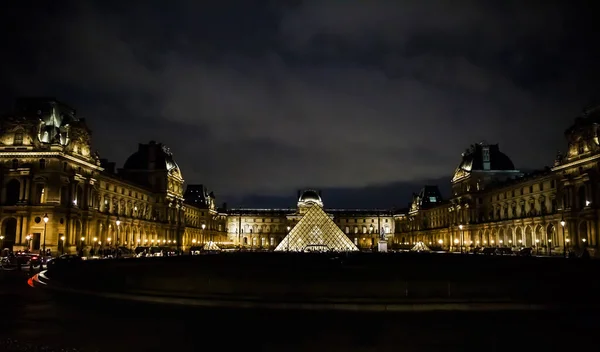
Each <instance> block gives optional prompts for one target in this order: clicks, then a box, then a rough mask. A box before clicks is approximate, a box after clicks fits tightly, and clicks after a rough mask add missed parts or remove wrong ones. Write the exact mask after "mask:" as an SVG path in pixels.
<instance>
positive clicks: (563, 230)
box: [560, 220, 567, 258]
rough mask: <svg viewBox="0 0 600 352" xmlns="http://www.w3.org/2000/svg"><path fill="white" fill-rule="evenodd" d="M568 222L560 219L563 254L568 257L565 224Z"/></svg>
mask: <svg viewBox="0 0 600 352" xmlns="http://www.w3.org/2000/svg"><path fill="white" fill-rule="evenodd" d="M566 224H567V223H566V222H565V220H561V221H560V226H561V227H562V233H563V256H564V257H565V258H566V257H567V238H566V237H565V225H566Z"/></svg>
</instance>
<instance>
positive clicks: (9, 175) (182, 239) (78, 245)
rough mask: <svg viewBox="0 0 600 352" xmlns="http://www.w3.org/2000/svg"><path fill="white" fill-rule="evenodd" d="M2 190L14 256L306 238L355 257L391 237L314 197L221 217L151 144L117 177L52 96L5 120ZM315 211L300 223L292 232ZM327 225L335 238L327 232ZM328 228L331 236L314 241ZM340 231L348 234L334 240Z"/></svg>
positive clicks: (374, 221) (19, 104)
mask: <svg viewBox="0 0 600 352" xmlns="http://www.w3.org/2000/svg"><path fill="white" fill-rule="evenodd" d="M0 183H1V184H2V191H1V194H0V224H1V225H0V247H2V248H9V249H12V250H25V249H30V250H32V251H39V250H41V249H43V248H46V249H50V250H52V251H53V252H54V253H76V252H80V251H84V252H89V251H90V249H94V250H95V251H96V250H98V249H103V248H115V247H117V246H118V247H126V248H134V247H137V246H163V247H172V248H178V249H182V250H188V249H189V248H190V247H194V246H203V245H205V244H207V243H215V244H216V245H217V246H220V247H237V246H242V247H246V248H248V249H254V250H274V249H276V247H277V246H278V245H280V244H281V243H282V241H283V240H284V238H285V237H286V236H288V235H290V232H291V236H292V237H294V238H295V242H294V243H288V245H287V246H286V249H287V250H302V249H303V248H304V247H306V246H308V245H309V243H308V242H304V243H302V242H301V241H300V242H298V240H299V239H301V240H304V241H310V240H309V238H313V239H314V240H315V241H316V242H315V245H318V243H320V242H323V241H325V242H324V243H323V245H324V246H329V247H331V248H332V249H339V250H355V249H356V248H365V247H366V248H371V247H372V246H374V245H375V243H376V241H377V239H379V238H380V234H381V233H382V232H383V233H385V234H386V235H387V236H388V237H389V238H390V239H391V237H392V236H393V233H394V224H393V216H392V213H391V212H389V211H376V210H360V209H359V210H336V209H332V210H328V212H327V213H326V215H327V216H326V218H327V219H325V217H324V216H323V214H325V213H324V212H323V211H317V210H316V208H319V209H321V210H322V208H323V202H322V200H321V197H320V194H319V193H318V192H317V191H312V190H307V191H304V192H301V193H300V194H299V195H298V196H299V201H298V207H297V208H289V209H232V210H227V209H225V208H220V209H219V208H217V206H216V199H215V195H214V194H213V193H212V192H208V191H207V188H206V187H205V186H203V185H188V186H187V187H186V188H185V192H184V179H183V176H182V173H181V170H180V169H179V166H178V165H177V163H176V162H175V160H174V158H173V154H172V153H171V151H170V150H169V149H168V148H167V147H166V146H165V145H163V144H161V143H157V142H154V141H151V142H150V143H148V144H140V145H139V147H138V150H137V151H136V152H135V153H133V154H132V155H131V156H130V157H129V158H128V159H127V160H126V161H125V163H124V165H123V167H122V168H120V169H117V168H116V164H115V163H114V162H109V161H108V160H105V159H101V158H100V156H99V154H98V153H96V152H93V151H92V147H91V131H90V130H89V128H88V127H87V126H86V122H85V119H83V118H80V117H79V116H77V114H76V111H75V109H73V108H71V107H69V106H67V105H66V104H64V103H61V102H60V101H57V100H56V99H54V98H22V99H18V100H17V101H16V104H15V109H14V111H13V112H11V113H8V114H6V115H3V116H2V118H1V120H0ZM312 206H315V210H313V211H310V214H311V215H310V216H309V217H308V218H307V220H305V221H304V223H305V225H302V226H300V227H299V228H297V229H296V230H295V231H292V229H293V228H294V227H296V225H297V224H298V223H299V222H300V220H301V219H302V217H303V215H304V213H305V212H308V211H309V209H310V208H311V207H312ZM325 220H330V221H325ZM308 223H312V225H310V226H309V225H308ZM331 223H335V224H337V226H339V229H338V230H340V231H337V232H336V231H333V232H332V231H330V230H331V229H332V227H331V226H330V225H331ZM315 224H318V226H317V227H318V228H319V229H321V230H318V231H317V230H315V226H314V225H315ZM302 228H304V229H305V230H302ZM309 228H310V230H306V229H309ZM326 228H327V229H329V230H327V231H325V232H327V233H331V234H333V235H332V236H333V237H331V236H330V237H327V236H325V237H323V234H321V235H318V233H317V232H323V230H322V229H326ZM341 229H345V233H346V234H348V235H350V234H351V236H350V237H347V238H340V237H339V236H338V235H339V233H341ZM311 236H312V237H311ZM327 241H330V242H327ZM349 243H350V244H351V245H349ZM290 245H291V246H290Z"/></svg>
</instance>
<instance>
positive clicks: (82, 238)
mask: <svg viewBox="0 0 600 352" xmlns="http://www.w3.org/2000/svg"><path fill="white" fill-rule="evenodd" d="M80 240H81V243H80V246H81V248H79V251H80V254H81V256H82V257H83V241H85V237H83V236H81V238H80Z"/></svg>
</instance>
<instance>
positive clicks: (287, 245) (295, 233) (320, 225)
mask: <svg viewBox="0 0 600 352" xmlns="http://www.w3.org/2000/svg"><path fill="white" fill-rule="evenodd" d="M275 251H280V252H284V251H290V252H305V251H311V252H312V251H314V252H322V251H336V252H353V251H358V248H357V247H356V246H355V245H354V243H352V241H351V240H350V239H349V238H348V236H346V234H345V233H344V232H343V231H342V230H341V229H340V228H339V227H338V226H337V225H336V224H335V222H333V220H332V219H331V218H330V217H329V215H327V213H325V211H323V209H322V208H321V207H320V206H318V205H313V206H311V207H310V208H309V209H308V210H307V212H306V214H304V216H303V217H302V219H300V221H298V223H297V224H296V226H294V228H293V229H291V230H290V233H289V234H288V235H287V236H286V237H285V238H284V239H283V241H281V242H280V243H279V245H278V246H277V247H276V248H275Z"/></svg>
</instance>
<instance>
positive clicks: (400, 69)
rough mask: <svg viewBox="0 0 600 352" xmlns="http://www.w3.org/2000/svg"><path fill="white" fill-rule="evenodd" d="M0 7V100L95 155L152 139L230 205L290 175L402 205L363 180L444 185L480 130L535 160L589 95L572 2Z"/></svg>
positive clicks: (153, 2) (280, 187) (586, 12)
mask: <svg viewBox="0 0 600 352" xmlns="http://www.w3.org/2000/svg"><path fill="white" fill-rule="evenodd" d="M7 3H10V4H8V5H7V4H4V5H2V6H4V8H1V9H0V13H2V14H1V15H0V19H1V20H2V21H1V23H0V29H1V33H2V34H0V35H1V36H2V37H3V38H2V43H3V52H2V55H0V56H1V58H0V64H1V65H0V74H1V76H2V79H1V80H0V89H1V92H2V93H3V96H2V98H1V99H0V100H1V103H2V107H4V108H3V110H7V109H10V107H11V104H12V99H13V98H14V97H15V96H19V95H45V96H47V95H50V96H56V97H57V98H59V99H61V100H63V101H65V102H67V103H69V104H70V105H72V106H74V107H75V108H77V110H78V114H79V115H80V116H81V117H85V118H87V119H88V121H89V124H90V126H91V128H92V129H93V131H94V136H93V139H94V145H95V148H96V149H97V150H98V151H99V152H100V154H101V156H102V157H107V158H109V159H111V160H114V161H117V163H118V164H119V165H122V164H123V162H124V161H125V159H126V158H127V156H128V155H129V154H131V153H132V152H134V151H135V150H136V149H137V143H138V142H147V141H150V140H157V141H162V142H164V143H165V144H167V145H168V146H169V147H170V148H171V150H172V151H173V152H174V154H175V157H176V160H177V162H178V163H179V165H180V167H181V168H182V171H183V174H184V177H185V179H186V181H187V182H188V183H204V184H206V185H207V186H208V187H209V188H210V189H212V190H214V191H215V192H216V194H217V195H218V196H219V195H220V196H221V197H220V199H221V200H229V201H231V202H236V201H239V199H238V198H239V197H244V196H251V195H262V196H269V197H280V196H290V195H291V196H292V197H293V196H295V192H296V190H297V189H298V188H302V187H307V186H308V187H316V188H322V189H336V190H338V193H340V192H339V190H340V189H344V190H348V192H346V193H345V194H346V196H345V199H346V200H344V201H343V202H342V201H341V200H340V201H338V203H339V205H341V206H343V205H347V206H359V205H360V204H354V203H358V201H359V200H360V201H361V202H362V201H363V199H362V198H364V197H365V194H367V195H368V194H369V192H371V190H373V189H377V190H379V193H377V194H379V196H378V197H381V198H377V199H370V201H371V202H372V203H377V204H381V205H382V206H388V205H390V204H396V203H399V204H402V205H404V203H405V201H407V200H408V198H409V196H410V194H405V195H404V196H403V197H404V199H400V200H398V199H394V200H390V197H389V196H388V197H387V199H386V200H384V198H385V195H386V192H381V190H382V189H385V188H386V187H388V185H394V187H396V188H395V189H398V188H397V186H398V185H404V188H402V192H408V191H406V190H407V189H408V188H413V187H418V185H420V184H422V183H425V182H430V180H441V182H442V183H445V184H447V183H448V182H449V177H450V175H451V173H452V171H453V170H454V168H455V167H456V165H457V163H458V162H459V159H460V153H461V152H462V151H463V150H464V149H465V148H466V147H468V146H469V145H470V144H471V143H474V142H478V141H481V140H486V141H488V142H492V143H499V144H500V148H501V150H503V151H504V152H505V153H507V154H508V155H509V156H510V157H511V158H512V159H513V161H514V163H515V165H516V166H517V167H519V168H526V169H532V168H539V167H542V166H545V165H548V164H550V163H551V162H552V160H553V158H554V155H555V154H556V150H557V149H558V148H564V144H565V143H564V138H563V131H564V130H565V129H566V128H567V127H568V125H569V123H570V122H571V121H572V119H573V117H574V116H576V115H577V114H579V112H580V111H581V109H582V108H583V107H585V106H586V105H588V104H590V103H592V102H597V101H598V100H594V99H597V98H598V95H594V94H596V93H597V91H598V88H597V85H598V83H597V82H599V78H600V74H599V71H600V70H599V69H598V62H599V49H598V46H597V45H596V44H595V43H597V39H596V38H595V37H594V36H593V32H595V29H594V28H592V25H593V22H594V19H593V18H592V14H593V11H592V8H586V7H584V6H580V7H576V6H575V5H573V4H575V3H576V2H569V3H570V5H568V6H567V5H566V3H567V2H565V3H560V2H551V1H546V2H530V1H487V2H486V1H480V0H473V1H469V0H456V1H449V0H414V1H401V0H396V1H392V0H387V1H377V0H370V1H359V0H345V1H343V0H337V1H335V0H316V1H300V0H297V1H291V0H282V1H258V0H255V1H245V0H238V1H229V0H221V1H215V2H209V1H206V2H202V1H193V0H189V1H176V0H171V1H159V0H145V1H142V0H139V1H135V0H131V1H113V0H102V1H87V0H79V1H75V0H73V1H52V2H48V1H45V2H41V1H28V0H22V1H10V2H7ZM44 3H46V4H45V5H44ZM536 3H540V5H536ZM50 4H51V5H50ZM582 4H583V2H582ZM590 6H591V5H590ZM417 190H418V189H414V191H417ZM362 191H364V192H362ZM352 192H354V193H352ZM360 192H362V193H360ZM365 192H366V193H365ZM341 193H344V192H341ZM348 194H356V196H355V197H354V196H353V197H349V196H348ZM359 194H360V195H359ZM371 194H373V193H371ZM361 197H362V198H361ZM367 197H369V196H367ZM373 197H374V196H372V197H371V198H373ZM395 197H396V196H395ZM398 197H402V196H398ZM342 198H343V197H342ZM340 199H341V198H340ZM353 200H354V203H353V204H351V203H352V201H353ZM326 201H327V199H326ZM245 202H246V203H248V202H251V201H248V200H245ZM344 202H345V203H344ZM342 203H343V204H342ZM248 205H250V204H248ZM335 205H338V204H335ZM369 205H371V203H369Z"/></svg>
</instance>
